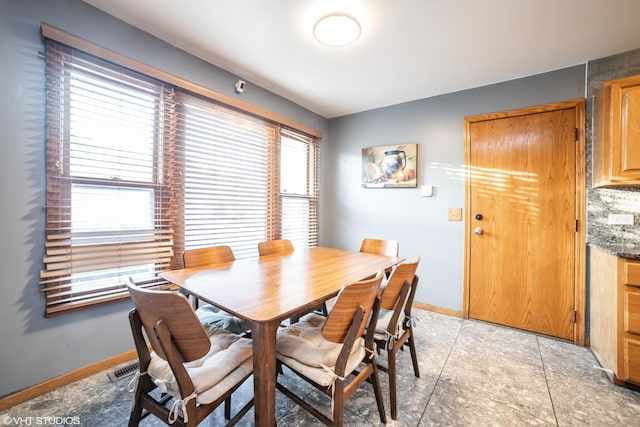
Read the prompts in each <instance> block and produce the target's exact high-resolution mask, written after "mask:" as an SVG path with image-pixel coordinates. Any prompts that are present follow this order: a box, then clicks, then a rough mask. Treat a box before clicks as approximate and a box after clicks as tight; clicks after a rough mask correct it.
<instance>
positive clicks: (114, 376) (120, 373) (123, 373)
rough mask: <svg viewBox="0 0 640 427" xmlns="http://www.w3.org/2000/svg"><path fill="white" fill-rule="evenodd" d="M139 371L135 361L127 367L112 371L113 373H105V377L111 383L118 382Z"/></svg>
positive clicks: (138, 363)
mask: <svg viewBox="0 0 640 427" xmlns="http://www.w3.org/2000/svg"><path fill="white" fill-rule="evenodd" d="M139 369H140V362H138V361H137V360H136V361H135V362H131V363H129V364H128V365H125V366H122V367H120V368H117V369H114V370H113V371H111V372H109V373H107V376H108V377H109V379H110V380H111V382H112V383H113V382H116V381H118V380H121V379H122V378H127V377H130V376H131V375H133V374H135V373H136V372H138V370H139Z"/></svg>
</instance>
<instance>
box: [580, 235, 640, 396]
mask: <svg viewBox="0 0 640 427" xmlns="http://www.w3.org/2000/svg"><path fill="white" fill-rule="evenodd" d="M590 254H591V265H590V267H591V270H590V271H591V276H590V277H591V287H590V289H591V290H590V303H591V322H590V325H591V333H590V342H591V350H592V351H593V354H594V355H595V356H596V358H597V359H598V361H599V362H600V364H601V365H602V367H603V368H605V369H607V370H609V371H610V372H611V376H612V380H613V382H615V383H616V384H619V385H623V386H631V387H632V388H637V386H640V259H630V258H621V257H618V256H615V255H612V254H609V253H606V252H604V251H601V250H599V249H597V248H594V247H591V252H590Z"/></svg>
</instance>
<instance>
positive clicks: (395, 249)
mask: <svg viewBox="0 0 640 427" xmlns="http://www.w3.org/2000/svg"><path fill="white" fill-rule="evenodd" d="M399 250H400V244H399V243H398V241H397V240H382V239H372V238H369V237H367V238H365V239H363V240H362V244H361V245H360V252H366V253H368V254H377V255H386V256H398V253H399Z"/></svg>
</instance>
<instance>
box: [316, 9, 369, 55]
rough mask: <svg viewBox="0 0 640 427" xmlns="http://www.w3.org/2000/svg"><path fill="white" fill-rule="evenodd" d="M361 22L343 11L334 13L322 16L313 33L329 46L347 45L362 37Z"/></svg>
mask: <svg viewBox="0 0 640 427" xmlns="http://www.w3.org/2000/svg"><path fill="white" fill-rule="evenodd" d="M360 32H361V28H360V23H359V22H358V21H357V20H356V19H355V18H353V17H351V16H349V15H345V14H343V13H334V14H331V15H327V16H324V17H322V18H320V20H319V21H318V22H316V25H314V26H313V35H314V36H315V37H316V39H317V40H318V41H319V42H320V43H322V44H324V45H327V46H331V47H341V46H347V45H350V44H351V43H353V42H355V41H356V40H358V37H360Z"/></svg>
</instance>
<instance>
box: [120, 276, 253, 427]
mask: <svg viewBox="0 0 640 427" xmlns="http://www.w3.org/2000/svg"><path fill="white" fill-rule="evenodd" d="M127 286H128V288H129V294H130V296H131V300H132V301H133V303H134V305H135V308H134V309H133V310H131V311H130V313H129V322H130V324H131V332H132V334H133V340H134V343H135V346H136V351H137V353H138V358H139V361H140V372H139V373H137V374H136V381H135V382H136V386H135V398H134V403H133V406H132V408H131V415H130V417H129V426H130V427H131V426H137V425H138V424H139V422H140V420H141V419H143V418H145V417H146V416H148V415H149V414H153V415H155V416H157V417H158V418H160V419H161V420H162V421H163V422H165V423H166V424H174V425H179V426H189V427H190V426H196V425H197V424H199V423H200V422H201V421H202V420H203V419H204V418H206V417H207V416H208V415H209V414H210V413H211V412H212V411H213V410H214V409H216V408H217V407H218V406H219V405H220V404H221V403H222V402H225V417H226V418H227V419H228V420H230V421H229V424H228V425H234V424H235V423H236V422H237V421H239V420H240V419H241V418H242V417H243V416H244V415H245V414H246V413H247V412H248V411H249V409H251V407H252V406H253V398H252V399H251V400H250V401H249V402H248V403H247V404H245V405H244V406H243V407H242V408H241V409H240V410H239V411H238V413H237V414H236V415H235V416H234V417H233V418H231V405H230V403H231V395H232V393H233V392H234V391H235V390H237V388H238V387H239V386H240V385H241V384H242V383H243V382H244V381H245V380H246V379H248V378H249V377H250V376H251V374H252V373H253V360H252V343H251V340H250V339H247V338H242V337H239V336H238V335H235V334H233V333H231V332H229V331H226V330H224V329H220V328H216V327H213V326H206V327H205V326H203V325H202V323H200V321H199V320H198V317H197V316H196V314H195V312H194V310H193V307H192V306H191V304H190V303H189V301H188V300H187V298H186V297H185V296H184V295H182V294H180V293H177V292H168V291H154V290H149V289H144V288H140V287H138V286H136V285H135V284H134V283H133V281H132V280H131V279H129V281H128V283H127ZM145 335H146V338H145ZM149 347H151V349H152V350H153V352H151V353H150V352H149ZM156 389H159V392H154V391H155V390H156ZM152 392H153V393H152ZM158 396H159V397H158ZM163 396H164V397H163ZM171 402H172V404H171V406H170V407H169V406H168V405H169V404H170V403H171ZM143 411H144V414H143Z"/></svg>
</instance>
